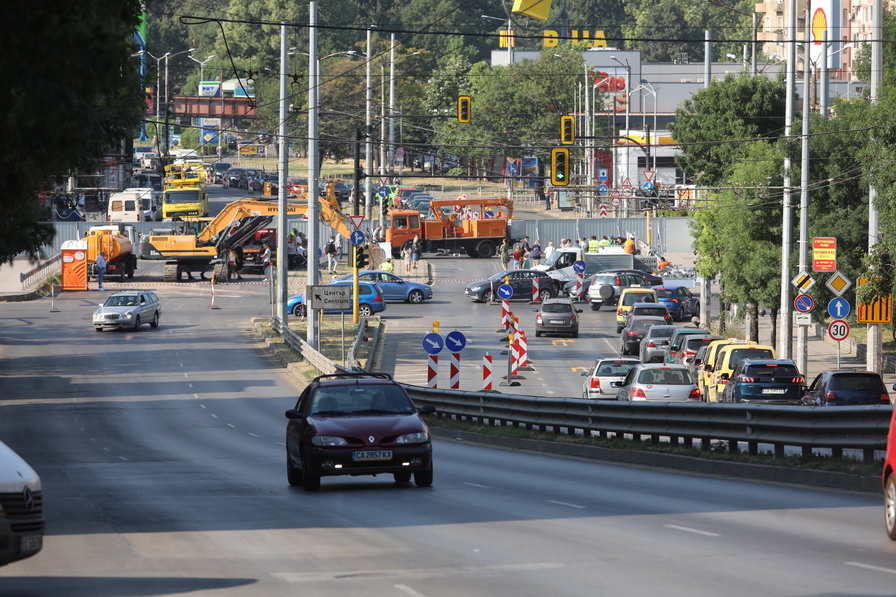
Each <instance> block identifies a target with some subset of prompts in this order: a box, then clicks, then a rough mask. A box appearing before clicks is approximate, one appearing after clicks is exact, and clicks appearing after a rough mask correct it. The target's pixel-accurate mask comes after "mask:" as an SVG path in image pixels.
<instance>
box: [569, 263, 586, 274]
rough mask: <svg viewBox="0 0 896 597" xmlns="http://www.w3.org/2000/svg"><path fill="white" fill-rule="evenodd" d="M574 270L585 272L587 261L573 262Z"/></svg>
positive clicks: (579, 272)
mask: <svg viewBox="0 0 896 597" xmlns="http://www.w3.org/2000/svg"><path fill="white" fill-rule="evenodd" d="M572 271H574V272H575V273H577V274H584V273H585V262H584V261H576V262H575V263H573V264H572Z"/></svg>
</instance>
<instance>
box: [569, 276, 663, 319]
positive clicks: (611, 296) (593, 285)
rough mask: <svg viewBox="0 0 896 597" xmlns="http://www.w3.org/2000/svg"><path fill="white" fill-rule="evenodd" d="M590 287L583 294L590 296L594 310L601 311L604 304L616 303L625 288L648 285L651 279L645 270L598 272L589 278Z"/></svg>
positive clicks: (589, 299)
mask: <svg viewBox="0 0 896 597" xmlns="http://www.w3.org/2000/svg"><path fill="white" fill-rule="evenodd" d="M587 282H588V289H587V290H585V289H583V294H582V296H587V297H588V302H589V303H591V310H592V311H600V308H601V307H603V306H604V305H615V304H616V303H618V302H619V296H620V295H621V294H622V290H623V289H624V288H628V287H630V286H637V287H645V288H646V287H648V286H650V281H649V280H648V279H647V277H646V275H645V274H644V272H634V273H631V272H612V271H602V272H597V273H596V274H594V275H593V276H591V277H589V278H587Z"/></svg>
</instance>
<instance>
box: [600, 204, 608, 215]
mask: <svg viewBox="0 0 896 597" xmlns="http://www.w3.org/2000/svg"><path fill="white" fill-rule="evenodd" d="M599 217H601V218H606V217H607V206H606V205H601V206H600V213H599Z"/></svg>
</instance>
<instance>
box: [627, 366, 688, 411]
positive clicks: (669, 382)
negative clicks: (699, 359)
mask: <svg viewBox="0 0 896 597" xmlns="http://www.w3.org/2000/svg"><path fill="white" fill-rule="evenodd" d="M614 385H615V386H616V387H617V388H618V389H619V392H618V393H617V394H616V399H617V400H625V401H631V402H687V401H693V402H698V401H699V400H700V390H698V389H697V384H695V383H694V378H693V377H691V373H690V371H688V370H687V367H685V366H683V365H664V364H662V363H659V364H650V365H649V364H646V363H642V364H640V365H636V366H635V367H633V368H632V369H631V371H629V372H628V374H626V376H625V379H624V380H622V381H620V382H616V383H615V384H614Z"/></svg>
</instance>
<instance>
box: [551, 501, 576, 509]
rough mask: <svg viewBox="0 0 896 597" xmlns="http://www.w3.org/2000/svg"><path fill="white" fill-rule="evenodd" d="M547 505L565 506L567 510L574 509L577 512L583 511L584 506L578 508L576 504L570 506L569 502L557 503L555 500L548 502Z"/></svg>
mask: <svg viewBox="0 0 896 597" xmlns="http://www.w3.org/2000/svg"><path fill="white" fill-rule="evenodd" d="M548 503H549V504H557V505H558V506H566V507H567V508H576V509H578V510H584V509H585V506H579V505H578V504H570V503H569V502H558V501H556V500H548Z"/></svg>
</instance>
